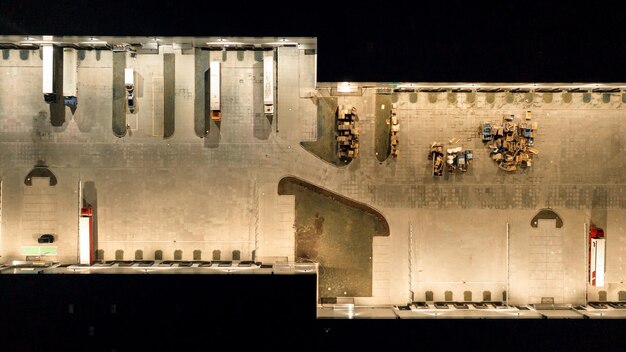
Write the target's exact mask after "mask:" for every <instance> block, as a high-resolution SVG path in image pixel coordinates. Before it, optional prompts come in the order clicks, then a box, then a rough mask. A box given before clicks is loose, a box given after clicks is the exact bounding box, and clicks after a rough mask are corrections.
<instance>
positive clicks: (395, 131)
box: [389, 103, 400, 158]
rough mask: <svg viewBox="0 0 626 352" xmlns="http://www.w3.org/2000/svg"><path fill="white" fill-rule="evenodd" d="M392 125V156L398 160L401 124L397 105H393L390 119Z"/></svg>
mask: <svg viewBox="0 0 626 352" xmlns="http://www.w3.org/2000/svg"><path fill="white" fill-rule="evenodd" d="M389 120H390V123H391V142H390V143H391V156H393V157H394V158H396V157H397V156H398V144H399V143H400V141H399V140H398V132H400V124H399V123H398V109H397V105H396V103H393V104H392V105H391V116H390V117H389Z"/></svg>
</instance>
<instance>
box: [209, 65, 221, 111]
mask: <svg viewBox="0 0 626 352" xmlns="http://www.w3.org/2000/svg"><path fill="white" fill-rule="evenodd" d="M221 83H222V81H221V62H219V61H211V63H210V65H209V109H210V110H211V120H214V121H220V120H222V104H221V101H220V95H221V92H220V90H221V85H222V84H221Z"/></svg>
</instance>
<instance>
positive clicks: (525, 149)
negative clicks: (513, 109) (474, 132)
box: [482, 112, 539, 171]
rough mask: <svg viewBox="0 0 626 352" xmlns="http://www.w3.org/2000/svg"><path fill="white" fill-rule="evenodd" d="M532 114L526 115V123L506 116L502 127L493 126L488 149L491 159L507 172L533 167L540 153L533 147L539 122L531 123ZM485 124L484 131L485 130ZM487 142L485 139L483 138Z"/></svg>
mask: <svg viewBox="0 0 626 352" xmlns="http://www.w3.org/2000/svg"><path fill="white" fill-rule="evenodd" d="M530 120H531V114H530V112H527V113H526V118H525V121H524V122H519V123H518V122H517V121H516V120H515V115H505V116H504V118H503V122H502V124H501V125H494V126H491V131H490V132H491V139H490V140H488V141H489V143H488V144H487V147H488V148H489V149H490V150H491V159H493V160H494V161H495V162H497V163H498V167H499V168H500V169H502V170H505V171H515V170H517V168H518V167H521V168H526V167H529V166H531V165H532V160H533V157H534V156H535V155H537V154H538V153H539V151H538V150H537V149H535V148H534V147H533V145H534V142H535V133H536V131H537V122H531V121H530ZM485 125H490V124H489V123H485V124H483V128H482V130H483V131H484V130H485V127H484V126H485ZM483 141H485V138H483Z"/></svg>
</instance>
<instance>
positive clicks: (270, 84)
mask: <svg viewBox="0 0 626 352" xmlns="http://www.w3.org/2000/svg"><path fill="white" fill-rule="evenodd" d="M263 106H264V111H265V115H267V116H271V115H274V51H273V50H272V51H268V52H265V53H264V55H263Z"/></svg>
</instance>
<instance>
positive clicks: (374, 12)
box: [0, 0, 626, 82]
mask: <svg viewBox="0 0 626 352" xmlns="http://www.w3.org/2000/svg"><path fill="white" fill-rule="evenodd" d="M546 3H547V1H546ZM546 3H544V2H542V1H493V2H492V3H488V2H484V1H428V2H424V1H417V0H414V1H388V2H384V1H379V2H371V1H361V2H359V3H358V5H355V4H350V5H347V4H345V3H342V4H339V3H338V2H331V1H308V2H305V1H299V2H291V3H290V4H291V5H287V6H278V5H276V4H277V3H276V2H260V1H256V2H254V3H253V4H245V3H244V2H243V1H221V2H217V1H190V0H177V1H170V2H168V4H166V5H160V4H159V5H155V4H156V1H145V0H132V1H119V0H90V1H69V0H55V1H35V0H3V1H1V2H0V34H5V35H7V34H33V35H37V34H55V35H120V36H128V35H138V36H143V35H146V36H154V35H157V36H158V35H161V36H214V35H223V36H312V37H317V38H318V81H320V82H337V81H359V82H396V81H413V82H625V81H626V64H625V63H626V6H625V5H624V3H626V2H625V1H619V2H618V1H615V2H612V1H601V2H600V1H588V3H587V4H582V5H577V4H575V2H574V1H568V2H565V1H557V2H550V3H549V4H546ZM81 4H83V6H80V5H81ZM266 4H267V5H266Z"/></svg>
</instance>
